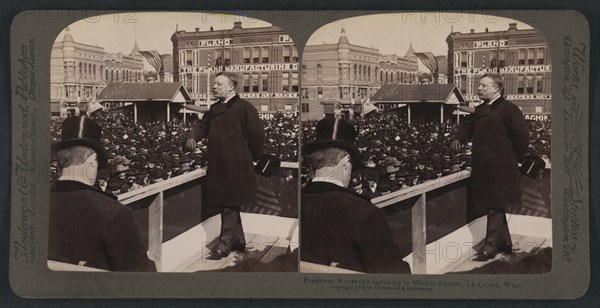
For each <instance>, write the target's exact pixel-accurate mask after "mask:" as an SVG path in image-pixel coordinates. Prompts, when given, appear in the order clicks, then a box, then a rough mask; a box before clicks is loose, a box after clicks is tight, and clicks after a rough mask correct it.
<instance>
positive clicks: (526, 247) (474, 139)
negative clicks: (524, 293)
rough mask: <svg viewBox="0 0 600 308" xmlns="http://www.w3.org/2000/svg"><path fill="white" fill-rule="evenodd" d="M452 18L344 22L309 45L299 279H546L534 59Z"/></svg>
mask: <svg viewBox="0 0 600 308" xmlns="http://www.w3.org/2000/svg"><path fill="white" fill-rule="evenodd" d="M448 16H449V17H448ZM456 16H460V14H454V13H448V14H446V15H444V14H437V15H436V14H429V15H428V14H425V13H414V14H404V13H397V14H374V15H364V16H358V17H351V18H347V19H341V20H338V21H336V22H332V23H329V24H327V25H325V26H323V27H321V28H320V29H318V30H317V31H315V32H314V33H313V34H312V36H311V37H310V39H309V40H308V42H307V45H306V47H305V49H304V52H303V56H302V61H301V69H300V70H301V80H302V82H301V107H300V108H301V119H302V146H303V148H302V179H301V181H302V192H301V221H300V228H301V237H300V238H301V244H300V247H301V249H300V253H301V265H300V271H301V272H305V273H401V274H410V273H413V274H459V273H460V274H544V273H548V272H549V271H550V270H551V265H552V211H551V187H550V186H551V148H550V141H551V130H552V128H551V111H552V94H551V83H552V76H551V72H552V58H551V54H550V50H549V48H548V44H547V43H546V40H545V39H544V37H543V36H542V34H540V33H539V32H538V31H537V30H536V29H535V28H533V27H531V26H529V25H528V24H526V23H523V22H520V21H517V20H512V19H509V18H504V17H498V16H492V15H479V14H469V15H468V16H465V15H463V16H462V18H450V17H456ZM441 17H445V18H441ZM374 29H376V31H374Z"/></svg>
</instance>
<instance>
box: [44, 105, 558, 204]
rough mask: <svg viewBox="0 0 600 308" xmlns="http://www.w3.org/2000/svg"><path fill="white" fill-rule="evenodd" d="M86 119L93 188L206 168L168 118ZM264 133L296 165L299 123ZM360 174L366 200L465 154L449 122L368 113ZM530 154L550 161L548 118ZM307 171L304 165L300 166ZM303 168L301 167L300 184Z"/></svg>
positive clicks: (466, 165) (465, 165)
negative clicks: (105, 156)
mask: <svg viewBox="0 0 600 308" xmlns="http://www.w3.org/2000/svg"><path fill="white" fill-rule="evenodd" d="M91 117H93V118H94V120H96V121H97V122H98V124H99V125H100V126H101V127H102V129H103V130H104V132H103V143H104V144H105V146H106V149H107V151H108V153H109V162H108V164H107V167H106V168H105V169H104V170H101V171H100V172H99V175H98V183H97V185H98V188H101V189H102V190H104V191H106V192H109V193H112V194H114V195H119V194H122V193H125V192H128V191H131V190H135V189H137V188H139V187H142V186H145V185H149V184H153V183H156V182H160V181H164V180H167V179H169V178H172V177H175V176H178V175H181V174H183V173H186V172H189V171H192V170H194V169H198V168H202V167H205V166H206V154H207V150H208V149H207V146H206V143H205V141H200V143H199V146H198V148H197V149H196V150H195V151H194V152H189V151H186V150H185V149H184V147H183V143H184V142H185V139H186V138H187V136H188V133H189V129H190V124H189V123H188V124H184V123H183V122H182V121H180V120H177V119H174V120H172V121H170V122H150V123H141V122H138V123H134V121H133V119H131V118H130V117H128V116H127V115H124V114H116V115H114V114H109V113H106V112H101V113H96V114H94V115H92V116H91ZM263 121H264V124H265V132H266V143H265V153H269V154H274V155H276V156H278V157H279V159H280V160H281V161H283V162H297V161H298V141H299V140H298V129H299V123H298V121H299V120H298V117H297V116H295V115H286V114H283V113H277V114H273V115H272V116H271V117H270V118H265V119H263ZM61 122H62V119H61V118H59V117H54V118H52V121H51V134H52V139H53V142H56V141H57V140H60V133H61V132H60V125H61ZM316 122H317V121H304V122H303V123H302V142H303V143H306V142H308V141H310V140H314V131H315V125H316ZM353 124H354V125H355V126H356V128H357V132H358V136H357V140H356V144H357V146H358V147H359V150H360V152H361V158H362V163H363V166H364V168H362V169H361V170H357V171H355V172H353V176H352V182H351V184H350V185H351V188H353V189H354V190H355V191H356V192H358V193H360V194H362V195H365V196H367V197H370V198H374V197H377V196H380V195H383V194H387V193H390V192H393V191H396V190H399V189H401V188H402V187H408V186H413V185H417V184H420V183H423V182H426V181H430V180H435V179H437V178H439V177H441V176H445V175H449V174H452V173H455V172H458V171H460V170H469V169H470V164H471V162H470V159H471V156H470V154H471V149H470V146H466V147H464V148H463V149H462V151H461V153H456V154H455V153H452V151H450V149H449V147H448V145H449V143H450V142H451V141H452V140H451V138H452V136H453V134H454V132H455V130H456V125H453V124H452V123H451V122H445V123H443V124H440V123H437V122H429V123H412V124H410V125H409V124H408V123H406V120H405V119H403V118H401V117H400V116H399V115H393V114H392V115H383V114H377V113H375V114H370V115H369V116H366V117H364V118H357V119H355V120H353ZM529 128H530V136H531V138H530V139H531V141H530V146H529V152H530V153H534V154H537V155H539V156H541V157H543V158H544V159H547V160H548V161H549V160H550V158H551V151H550V139H551V120H550V119H547V120H545V121H531V122H529ZM303 165H304V166H308V164H307V162H306V161H304V162H303ZM56 167H57V166H56V161H54V160H53V163H52V166H51V180H54V179H56V178H57V177H58V174H57V168H56ZM307 170H308V169H307V168H306V167H303V171H302V178H303V182H306V180H307V178H308V171H307Z"/></svg>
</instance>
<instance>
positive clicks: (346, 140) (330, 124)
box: [303, 118, 361, 170]
mask: <svg viewBox="0 0 600 308" xmlns="http://www.w3.org/2000/svg"><path fill="white" fill-rule="evenodd" d="M315 135H316V136H315V142H313V143H308V144H306V145H305V146H304V150H303V151H304V153H305V154H311V153H312V152H314V151H317V150H321V149H325V148H338V149H342V150H344V151H346V152H348V154H350V158H351V160H352V167H353V168H354V169H356V170H358V169H359V168H360V167H361V161H360V152H359V151H358V147H357V146H356V145H355V144H354V139H356V130H355V129H354V127H353V126H352V124H350V123H348V122H346V121H344V120H343V119H338V118H324V119H322V120H320V121H319V122H318V123H317V127H316V134H315Z"/></svg>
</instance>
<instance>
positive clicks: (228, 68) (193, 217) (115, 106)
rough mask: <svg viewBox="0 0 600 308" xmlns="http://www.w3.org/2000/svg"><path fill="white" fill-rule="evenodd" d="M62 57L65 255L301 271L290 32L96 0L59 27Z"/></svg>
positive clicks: (53, 89)
mask: <svg viewBox="0 0 600 308" xmlns="http://www.w3.org/2000/svg"><path fill="white" fill-rule="evenodd" d="M116 21H118V22H116ZM50 67H51V75H50V82H51V84H50V94H51V95H50V96H51V100H50V102H49V104H50V106H51V108H50V110H51V127H50V132H51V136H52V159H51V161H52V163H51V179H50V182H51V185H50V208H49V233H48V234H49V235H48V236H49V240H48V266H49V267H50V268H51V269H52V270H64V271H80V270H81V271H129V272H135V271H139V272H144V271H149V272H154V271H158V272H196V271H224V272H235V271H238V272H269V271H274V272H286V271H288V272H289V271H292V272H297V268H298V252H297V246H298V244H297V243H298V219H297V218H298V210H297V208H298V205H297V204H298V195H297V189H298V180H299V176H298V175H299V172H298V141H297V140H298V128H299V123H298V121H299V117H298V99H299V96H298V93H299V91H298V85H299V77H298V76H299V70H298V52H297V50H296V47H295V45H294V42H293V40H292V39H291V37H290V36H289V35H288V34H287V33H285V32H284V31H283V30H281V29H280V28H278V27H277V26H275V25H272V24H270V23H267V22H264V21H261V20H258V19H252V18H248V17H245V16H236V15H226V14H209V13H169V12H157V13H139V12H138V13H117V14H109V15H99V16H92V17H88V18H85V19H82V20H79V21H77V22H74V23H72V24H71V25H69V26H67V27H66V28H64V30H63V31H61V33H60V34H59V35H58V37H57V38H56V40H55V42H54V44H53V46H52V52H51V63H50Z"/></svg>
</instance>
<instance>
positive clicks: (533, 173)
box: [519, 154, 546, 179]
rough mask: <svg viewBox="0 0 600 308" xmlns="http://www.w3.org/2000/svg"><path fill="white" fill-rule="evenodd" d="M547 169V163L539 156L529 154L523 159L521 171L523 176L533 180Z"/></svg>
mask: <svg viewBox="0 0 600 308" xmlns="http://www.w3.org/2000/svg"><path fill="white" fill-rule="evenodd" d="M544 168H546V162H545V161H544V160H543V159H542V158H541V157H539V156H538V155H534V154H529V155H527V156H525V158H524V159H523V164H522V165H521V168H520V170H519V171H521V174H522V175H526V176H528V177H531V178H534V179H535V178H537V177H538V176H539V175H540V171H543V170H544Z"/></svg>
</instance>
